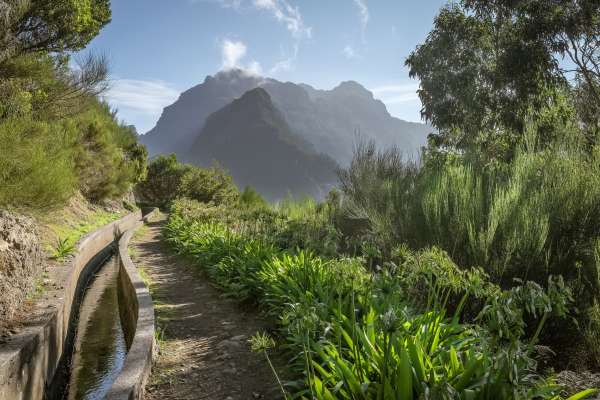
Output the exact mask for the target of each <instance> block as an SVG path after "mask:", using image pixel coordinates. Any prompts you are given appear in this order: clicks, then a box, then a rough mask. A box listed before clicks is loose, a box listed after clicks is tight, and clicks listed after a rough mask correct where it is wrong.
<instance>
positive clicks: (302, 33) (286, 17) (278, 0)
mask: <svg viewBox="0 0 600 400" xmlns="http://www.w3.org/2000/svg"><path fill="white" fill-rule="evenodd" d="M253 4H254V6H255V7H256V8H258V9H260V10H266V11H269V12H270V13H271V14H272V15H273V17H275V19H276V20H277V21H279V22H281V23H283V24H285V26H286V28H287V30H288V31H289V32H290V33H291V34H292V36H293V37H294V38H296V39H298V40H299V39H303V38H310V37H311V36H312V28H311V27H308V26H306V25H305V24H304V20H303V18H302V14H300V9H299V8H298V7H292V6H291V5H290V4H289V3H288V2H287V0H253Z"/></svg>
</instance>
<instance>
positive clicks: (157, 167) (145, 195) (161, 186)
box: [136, 154, 239, 207]
mask: <svg viewBox="0 0 600 400" xmlns="http://www.w3.org/2000/svg"><path fill="white" fill-rule="evenodd" d="M136 194H137V195H138V197H139V198H140V200H141V201H143V202H145V203H149V204H153V205H157V206H160V207H168V206H169V205H170V204H171V203H172V202H173V200H175V199H177V198H184V197H185V198H189V199H193V200H196V201H199V202H203V203H211V204H215V205H218V204H233V203H235V202H237V200H238V197H239V193H238V190H237V188H236V187H235V184H234V183H233V179H232V178H231V176H229V175H227V174H226V173H225V172H224V171H223V170H222V169H221V168H219V167H212V168H199V167H195V166H193V165H189V164H182V163H180V162H178V161H177V157H176V156H175V154H171V155H169V156H162V155H161V156H158V157H156V158H155V159H154V160H152V162H151V163H150V164H149V166H148V171H147V175H146V178H145V179H144V180H143V181H142V182H140V183H139V184H138V185H137V187H136Z"/></svg>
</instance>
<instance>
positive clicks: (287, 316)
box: [166, 201, 591, 400]
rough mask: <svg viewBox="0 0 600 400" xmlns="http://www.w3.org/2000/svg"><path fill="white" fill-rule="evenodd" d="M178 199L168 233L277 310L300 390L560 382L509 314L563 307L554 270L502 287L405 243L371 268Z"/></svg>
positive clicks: (418, 395)
mask: <svg viewBox="0 0 600 400" xmlns="http://www.w3.org/2000/svg"><path fill="white" fill-rule="evenodd" d="M184 203H185V202H180V201H178V202H176V203H175V207H174V208H173V213H172V214H171V216H170V218H169V223H168V225H167V229H166V235H167V237H168V238H169V241H170V242H171V243H172V244H173V245H175V246H176V248H177V249H178V250H179V251H181V252H184V253H186V254H189V255H192V256H193V257H195V258H196V260H197V261H198V265H201V266H202V267H203V268H205V269H206V271H207V272H208V274H209V275H210V276H211V278H212V279H213V280H214V281H215V282H217V283H218V284H219V285H220V286H221V287H223V289H224V290H225V291H226V293H229V294H230V295H233V296H239V297H238V298H240V299H242V300H246V301H247V300H251V301H254V302H256V303H258V304H259V305H260V306H261V307H262V308H263V309H264V310H265V311H266V312H267V313H268V314H269V315H270V316H272V317H273V319H274V320H275V321H277V322H278V325H279V334H280V336H281V340H282V342H283V343H284V344H283V347H284V348H285V349H286V354H291V360H290V369H291V371H293V372H295V373H296V374H297V376H298V377H301V378H302V379H303V381H304V384H305V386H304V387H303V388H302V387H300V388H299V389H298V391H297V393H296V396H297V397H298V398H309V399H311V400H312V399H316V400H323V399H325V400H330V399H336V400H338V399H339V400H344V399H347V400H363V399H364V400H371V399H376V400H387V399H393V400H412V399H415V400H416V399H423V398H431V399H464V400H471V399H473V400H477V399H482V400H488V399H538V398H540V399H543V398H546V399H555V398H557V397H556V396H558V392H559V390H560V387H557V386H556V385H554V384H553V383H552V382H549V381H546V380H545V379H543V378H541V377H540V376H538V375H537V374H536V372H535V361H534V360H532V359H531V358H530V357H529V348H530V346H528V345H527V344H522V343H521V342H520V336H521V332H519V331H517V332H509V331H507V329H506V327H505V326H504V325H505V324H508V326H510V327H511V328H512V327H513V326H521V325H519V324H523V322H522V318H523V315H522V314H523V313H524V312H528V313H530V314H531V315H532V316H542V322H540V329H541V326H542V325H543V322H544V318H545V316H546V315H548V313H550V312H556V313H557V314H559V315H560V314H561V313H562V312H564V311H565V310H566V304H568V300H569V299H568V293H567V294H565V293H566V289H565V286H564V284H563V282H562V281H561V280H560V279H554V278H552V279H551V281H550V283H549V287H550V289H549V291H545V290H543V289H542V288H541V286H539V285H537V284H533V283H529V282H525V283H523V282H521V285H519V286H517V287H516V288H515V289H514V290H509V291H502V290H501V289H500V288H499V287H497V286H496V285H493V284H491V283H490V282H489V281H488V280H487V275H485V273H483V272H482V271H480V270H474V271H464V270H460V269H459V268H458V267H457V266H456V265H455V264H454V263H452V261H451V260H450V259H449V257H448V256H447V254H445V253H444V252H443V251H440V250H438V249H431V250H424V251H422V252H418V253H413V252H410V251H408V250H407V249H404V250H403V251H401V252H397V253H398V254H397V262H398V265H392V266H389V268H387V269H384V270H383V271H381V272H378V273H373V274H371V273H368V272H367V270H366V268H365V266H364V262H362V261H361V260H360V259H358V260H357V259H344V258H337V259H324V258H322V257H320V256H318V255H316V254H315V253H313V252H310V251H305V250H300V249H298V250H296V251H291V252H290V251H283V250H280V249H278V248H277V247H275V246H273V245H272V243H273V242H274V241H273V240H268V238H267V237H265V236H258V238H257V237H256V236H255V233H254V231H252V230H247V229H246V228H245V226H244V224H246V223H248V222H247V221H246V222H244V223H242V221H240V220H239V219H236V218H232V219H231V220H229V219H228V218H229V216H227V215H225V217H224V218H222V220H223V221H227V222H228V223H227V224H226V223H222V222H220V223H219V222H215V221H217V220H219V218H218V214H215V215H210V216H208V217H207V215H206V214H204V213H201V212H200V213H199V212H190V210H189V209H188V208H187V207H185V204H184ZM208 221H211V222H208ZM417 289H418V290H417ZM418 296H420V297H421V298H420V299H415V297H418ZM467 298H468V299H470V300H473V299H474V300H478V301H481V302H483V303H485V304H486V306H484V307H483V311H482V313H483V314H482V315H485V316H486V317H485V318H484V317H482V318H481V320H482V321H483V322H484V323H482V326H478V325H470V324H464V323H460V319H461V316H460V314H461V312H460V310H461V309H462V308H463V307H465V304H467V303H469V300H467ZM494 299H495V300H494ZM513 305H514V308H513ZM453 306H456V309H457V311H455V313H454V315H452V316H450V317H447V316H446V312H447V309H448V308H451V307H453ZM488 315H489V317H487V316H488ZM494 318H495V319H494ZM515 321H520V322H519V323H517V322H515ZM509 322H510V323H509ZM495 326H497V327H499V328H498V329H497V330H496V331H497V332H502V334H501V335H502V336H501V337H498V336H496V335H494V333H495V332H496V331H494V327H495ZM486 328H488V329H486ZM253 345H254V348H255V350H256V351H263V352H264V353H265V355H267V354H266V350H267V349H268V348H270V347H271V346H272V342H271V340H270V339H269V338H267V337H266V336H264V335H259V336H256V337H255V338H254V339H253ZM267 360H268V355H267ZM276 375H277V374H276ZM288 387H290V388H291V387H293V386H291V385H290V386H288ZM589 393H591V392H589ZM309 394H310V397H308V396H309ZM285 396H287V394H285Z"/></svg>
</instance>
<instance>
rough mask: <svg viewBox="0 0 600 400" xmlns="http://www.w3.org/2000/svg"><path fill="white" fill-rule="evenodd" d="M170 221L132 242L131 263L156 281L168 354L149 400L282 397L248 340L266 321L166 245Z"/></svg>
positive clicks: (156, 224)
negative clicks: (229, 297) (164, 238)
mask: <svg viewBox="0 0 600 400" xmlns="http://www.w3.org/2000/svg"><path fill="white" fill-rule="evenodd" d="M163 223H164V222H163V221H158V222H154V223H152V224H150V226H149V228H148V229H147V230H146V231H145V232H143V231H142V232H143V235H141V236H140V237H137V238H136V239H135V240H134V242H133V244H132V258H133V260H134V263H136V265H137V266H138V268H143V272H144V273H145V275H147V276H148V278H149V281H150V282H151V291H152V297H153V299H154V303H155V307H156V317H157V322H158V326H159V329H161V330H163V333H162V340H161V351H160V355H159V357H158V360H157V361H156V362H155V365H154V367H153V372H152V376H151V377H150V382H149V384H148V386H147V395H146V398H148V399H151V400H154V399H156V400H167V399H178V400H183V399H214V400H238V399H240V400H241V399H243V400H245V399H279V398H281V396H280V395H278V389H277V386H276V382H275V378H274V377H273V375H272V373H271V370H270V369H269V367H268V365H267V364H266V361H265V360H264V359H263V358H262V357H261V356H260V355H257V354H253V353H251V352H250V349H249V346H248V343H247V340H248V338H249V337H250V336H252V335H253V334H255V333H256V332H257V331H259V330H264V329H265V328H266V326H267V325H266V323H265V322H264V321H263V320H262V319H261V317H260V315H258V314H257V313H255V312H254V311H247V310H243V309H241V308H240V307H239V306H238V305H237V304H236V303H235V302H233V301H231V300H227V299H224V298H223V297H222V295H221V293H220V292H219V291H218V290H217V289H216V288H214V287H212V286H211V284H210V283H209V282H208V280H207V279H206V278H205V277H204V276H203V275H202V274H201V273H200V272H198V269H197V268H194V267H193V266H191V265H190V262H189V261H187V260H186V259H184V258H182V257H179V256H176V255H174V254H172V253H171V252H170V251H169V248H168V246H167V245H166V244H165V243H163V242H162V241H161V227H162V225H163Z"/></svg>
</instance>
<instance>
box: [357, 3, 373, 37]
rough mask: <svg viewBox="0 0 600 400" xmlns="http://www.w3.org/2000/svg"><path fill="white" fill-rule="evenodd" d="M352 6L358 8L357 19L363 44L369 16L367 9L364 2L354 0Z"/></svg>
mask: <svg viewBox="0 0 600 400" xmlns="http://www.w3.org/2000/svg"><path fill="white" fill-rule="evenodd" d="M354 4H356V7H358V17H359V18H360V28H361V34H362V40H363V42H366V35H365V33H366V30H367V26H368V25H369V20H370V19H371V15H370V14H369V7H367V2H366V0H354Z"/></svg>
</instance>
